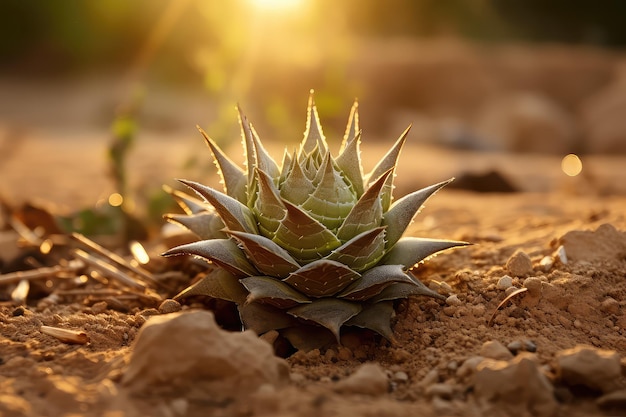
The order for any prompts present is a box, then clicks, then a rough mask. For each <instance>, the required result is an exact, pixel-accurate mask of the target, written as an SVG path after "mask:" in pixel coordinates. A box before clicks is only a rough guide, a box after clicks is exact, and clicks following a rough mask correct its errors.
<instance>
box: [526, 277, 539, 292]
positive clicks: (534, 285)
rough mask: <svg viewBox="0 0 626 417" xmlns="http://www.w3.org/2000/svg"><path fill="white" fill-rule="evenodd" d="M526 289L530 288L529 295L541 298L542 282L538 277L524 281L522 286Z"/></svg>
mask: <svg viewBox="0 0 626 417" xmlns="http://www.w3.org/2000/svg"><path fill="white" fill-rule="evenodd" d="M522 285H523V286H524V288H528V294H529V295H530V296H531V297H539V296H541V280H540V279H539V278H537V277H530V278H526V279H525V280H524V283H523V284H522Z"/></svg>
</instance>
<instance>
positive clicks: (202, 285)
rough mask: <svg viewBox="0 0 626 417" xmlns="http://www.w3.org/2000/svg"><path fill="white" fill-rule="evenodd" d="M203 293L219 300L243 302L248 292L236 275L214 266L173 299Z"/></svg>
mask: <svg viewBox="0 0 626 417" xmlns="http://www.w3.org/2000/svg"><path fill="white" fill-rule="evenodd" d="M194 295H203V296H207V297H212V298H219V299H220V300H226V301H231V302H233V303H237V304H243V303H244V302H245V300H246V296H247V295H248V292H247V291H246V289H245V288H244V287H243V285H241V283H240V282H239V280H238V279H237V277H236V276H234V275H232V274H231V273H229V272H227V271H226V270H224V269H220V268H216V269H214V270H212V271H210V272H209V273H207V274H206V275H205V276H204V277H203V278H202V279H200V280H199V281H198V282H196V283H195V284H192V285H190V286H189V287H187V288H185V289H184V290H183V291H181V292H180V293H179V294H178V295H176V296H175V297H174V299H175V300H181V299H183V298H187V297H191V296H194Z"/></svg>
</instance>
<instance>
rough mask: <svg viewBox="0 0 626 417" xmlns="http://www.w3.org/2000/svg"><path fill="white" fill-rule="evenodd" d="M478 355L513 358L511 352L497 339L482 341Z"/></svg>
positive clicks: (500, 358) (501, 358) (493, 357)
mask: <svg viewBox="0 0 626 417" xmlns="http://www.w3.org/2000/svg"><path fill="white" fill-rule="evenodd" d="M480 356H483V357H485V358H490V359H498V360H503V361H508V360H509V359H513V354H512V353H511V351H510V350H509V349H507V348H506V347H505V346H504V345H503V344H502V343H500V342H498V341H497V340H490V341H488V342H485V343H483V345H482V347H481V348H480Z"/></svg>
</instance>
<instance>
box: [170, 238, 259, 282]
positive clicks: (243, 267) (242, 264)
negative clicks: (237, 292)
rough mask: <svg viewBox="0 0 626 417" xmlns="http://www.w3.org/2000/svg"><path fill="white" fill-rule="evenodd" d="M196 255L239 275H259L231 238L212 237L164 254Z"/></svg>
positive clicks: (177, 247)
mask: <svg viewBox="0 0 626 417" xmlns="http://www.w3.org/2000/svg"><path fill="white" fill-rule="evenodd" d="M173 255H195V256H200V257H202V258H204V259H208V260H209V261H211V262H213V263H214V264H216V265H219V266H221V267H222V268H224V269H225V270H227V271H228V272H230V273H231V274H233V275H236V276H238V277H241V276H251V275H258V274H259V272H258V271H257V270H256V269H254V267H253V266H252V265H251V264H250V262H248V260H247V259H246V256H245V255H244V254H243V252H242V251H241V249H239V247H237V244H236V243H235V242H234V241H232V240H231V239H210V240H200V241H198V242H193V243H187V244H185V245H180V246H176V247H175V248H172V249H170V250H168V251H167V252H165V253H164V254H163V256H173Z"/></svg>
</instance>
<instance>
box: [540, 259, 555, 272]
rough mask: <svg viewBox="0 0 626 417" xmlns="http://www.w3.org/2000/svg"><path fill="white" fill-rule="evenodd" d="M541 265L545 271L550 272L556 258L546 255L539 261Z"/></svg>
mask: <svg viewBox="0 0 626 417" xmlns="http://www.w3.org/2000/svg"><path fill="white" fill-rule="evenodd" d="M539 266H540V267H541V269H543V270H544V272H548V271H549V270H551V269H552V266H554V258H553V257H552V256H544V257H543V258H541V260H540V261H539Z"/></svg>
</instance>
